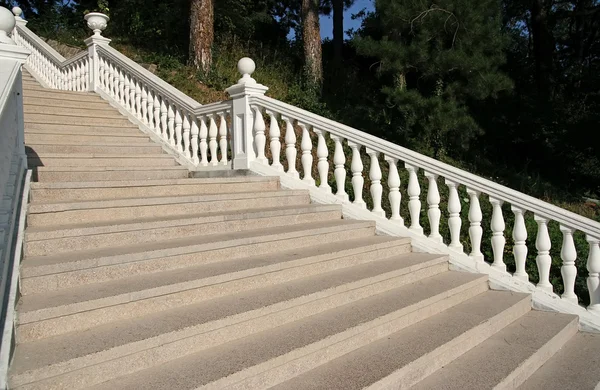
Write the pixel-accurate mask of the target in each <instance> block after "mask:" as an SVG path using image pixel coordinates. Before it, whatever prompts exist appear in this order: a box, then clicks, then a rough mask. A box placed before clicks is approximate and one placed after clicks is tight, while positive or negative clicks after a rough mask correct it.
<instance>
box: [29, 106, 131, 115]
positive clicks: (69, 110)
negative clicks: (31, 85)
mask: <svg viewBox="0 0 600 390" xmlns="http://www.w3.org/2000/svg"><path fill="white" fill-rule="evenodd" d="M23 112H24V113H25V117H27V116H28V115H36V114H38V115H66V116H77V117H90V116H91V117H94V118H97V117H101V118H111V117H117V116H120V117H122V115H121V114H120V113H119V111H117V110H116V109H115V108H113V107H111V106H110V105H107V106H104V107H101V108H90V107H82V108H73V107H53V106H47V105H41V106H37V105H33V104H24V105H23Z"/></svg>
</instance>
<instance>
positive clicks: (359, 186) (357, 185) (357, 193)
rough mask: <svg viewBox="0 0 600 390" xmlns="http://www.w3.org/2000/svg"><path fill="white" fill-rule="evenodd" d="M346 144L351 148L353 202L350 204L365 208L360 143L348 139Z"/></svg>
mask: <svg viewBox="0 0 600 390" xmlns="http://www.w3.org/2000/svg"><path fill="white" fill-rule="evenodd" d="M348 146H350V148H351V149H352V162H351V164H350V170H351V171H352V190H353V192H354V202H352V204H354V205H356V206H359V207H361V208H363V209H366V208H367V204H366V203H365V201H364V200H363V193H362V192H363V186H364V184H365V179H364V178H363V173H362V171H363V168H364V167H363V163H362V158H361V157H360V148H361V147H362V145H360V144H358V143H356V142H352V141H348Z"/></svg>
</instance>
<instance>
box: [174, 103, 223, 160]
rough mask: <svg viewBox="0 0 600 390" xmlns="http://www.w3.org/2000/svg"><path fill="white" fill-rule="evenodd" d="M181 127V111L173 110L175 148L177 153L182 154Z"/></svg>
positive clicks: (178, 109)
mask: <svg viewBox="0 0 600 390" xmlns="http://www.w3.org/2000/svg"><path fill="white" fill-rule="evenodd" d="M182 126H183V118H182V116H181V109H180V108H175V146H176V148H177V151H178V152H179V153H182V152H183V145H182V143H183V133H182ZM215 138H216V137H215ZM215 154H216V152H215Z"/></svg>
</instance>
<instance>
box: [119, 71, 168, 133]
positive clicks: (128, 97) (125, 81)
mask: <svg viewBox="0 0 600 390" xmlns="http://www.w3.org/2000/svg"><path fill="white" fill-rule="evenodd" d="M130 84H131V81H130V80H129V75H128V74H127V73H125V74H124V76H123V95H125V96H123V101H124V102H125V109H126V110H127V111H131V88H130ZM159 108H160V103H159ZM156 123H159V122H158V121H156Z"/></svg>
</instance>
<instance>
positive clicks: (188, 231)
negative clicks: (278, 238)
mask: <svg viewBox="0 0 600 390" xmlns="http://www.w3.org/2000/svg"><path fill="white" fill-rule="evenodd" d="M341 216H342V212H341V208H340V207H339V206H336V205H331V206H330V205H302V206H294V207H287V208H285V209H267V210H256V211H248V212H240V211H236V212H231V213H223V214H217V215H206V214H205V215H197V216H192V215H190V216H187V217H186V218H185V219H169V220H158V219H154V220H153V221H149V222H144V223H128V224H121V225H109V226H98V225H94V227H89V226H92V225H87V227H79V228H78V227H75V228H71V229H61V230H49V229H42V230H37V231H36V229H35V228H32V229H31V230H32V233H33V234H34V235H33V236H31V235H30V234H29V233H27V238H26V243H25V250H24V252H25V255H26V256H49V255H56V254H59V253H65V252H71V251H82V250H93V249H101V248H110V247H113V248H114V247H120V246H128V245H134V244H141V243H144V242H155V241H158V240H170V239H175V238H184V237H190V236H200V235H203V234H220V233H226V232H239V231H245V230H252V229H256V227H257V226H260V227H263V228H268V227H274V226H285V225H291V224H297V223H309V222H315V223H317V222H321V221H331V220H335V219H338V220H339V219H340V218H341ZM84 226H86V225H84ZM134 226H135V227H136V228H137V230H131V229H132V227H134ZM110 230H112V232H106V231H110ZM82 231H83V232H88V234H86V235H76V236H73V235H69V236H65V237H62V238H45V239H42V240H33V239H32V237H34V238H35V237H43V236H44V235H46V236H55V235H58V234H62V235H65V234H69V233H71V234H72V233H74V232H82ZM100 231H105V232H106V233H98V232H100ZM92 232H93V233H92ZM45 233H48V234H45Z"/></svg>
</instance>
